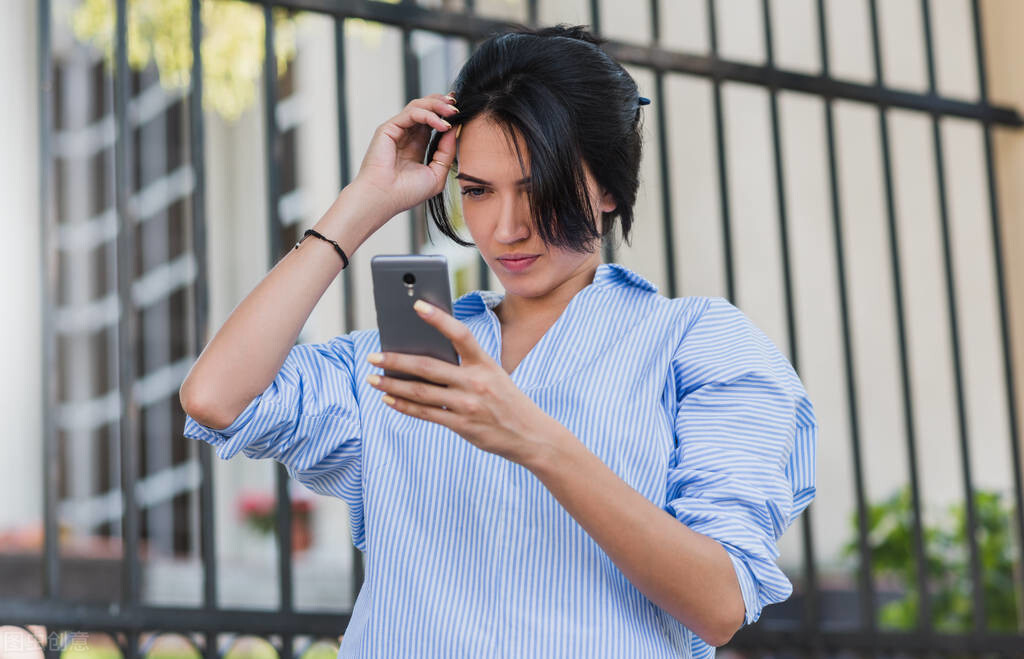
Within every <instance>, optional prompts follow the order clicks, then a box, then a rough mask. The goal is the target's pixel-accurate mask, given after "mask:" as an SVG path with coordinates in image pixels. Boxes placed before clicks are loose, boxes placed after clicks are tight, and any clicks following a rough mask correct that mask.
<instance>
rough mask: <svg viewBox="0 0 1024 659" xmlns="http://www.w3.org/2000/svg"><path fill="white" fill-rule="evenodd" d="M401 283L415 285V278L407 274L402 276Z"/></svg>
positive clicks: (409, 273)
mask: <svg viewBox="0 0 1024 659" xmlns="http://www.w3.org/2000/svg"><path fill="white" fill-rule="evenodd" d="M402 281H404V282H405V283H406V284H408V285H410V286H411V285H413V284H415V283H416V277H415V276H413V274H412V273H411V272H407V273H405V274H404V275H402Z"/></svg>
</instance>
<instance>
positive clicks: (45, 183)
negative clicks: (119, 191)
mask: <svg viewBox="0 0 1024 659" xmlns="http://www.w3.org/2000/svg"><path fill="white" fill-rule="evenodd" d="M38 10H39V12H38V14H37V16H38V21H39V25H38V26H37V28H38V35H39V41H38V43H37V55H36V57H37V65H38V67H39V78H38V79H39V264H40V282H42V286H41V287H40V289H41V290H40V292H41V294H42V300H41V302H42V304H41V305H40V306H41V309H42V316H43V317H42V329H43V341H42V343H43V345H42V349H43V351H42V352H43V354H42V359H43V372H42V373H41V378H40V380H41V381H42V400H43V405H42V419H41V424H42V430H43V465H42V467H43V472H42V474H41V475H42V484H43V529H44V531H43V575H42V576H43V584H42V586H43V598H44V599H47V600H57V599H58V598H59V597H60V560H59V558H58V552H59V549H60V548H59V543H60V538H59V536H58V527H57V498H58V496H59V492H60V490H59V485H60V483H59V482H58V479H59V477H60V470H59V469H57V465H58V464H59V460H60V453H59V451H58V447H57V428H56V423H55V419H54V415H53V414H52V413H51V412H52V410H54V409H56V407H57V404H56V401H57V389H56V377H55V374H56V372H57V360H56V355H57V350H56V345H55V344H56V333H55V328H54V315H53V307H54V291H56V290H57V277H58V272H57V263H56V259H55V258H54V256H53V254H52V253H51V248H52V246H54V245H55V244H56V241H55V240H54V232H55V228H54V226H53V225H54V220H55V218H54V214H53V203H52V198H53V190H52V189H51V186H52V185H53V177H52V172H53V165H52V162H53V161H52V155H51V149H52V142H53V140H52V136H51V133H52V131H53V117H54V112H53V99H54V88H53V85H54V80H53V53H52V51H51V44H50V17H51V12H50V0H41V1H40V3H39V6H38Z"/></svg>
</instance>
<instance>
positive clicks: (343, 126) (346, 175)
mask: <svg viewBox="0 0 1024 659" xmlns="http://www.w3.org/2000/svg"><path fill="white" fill-rule="evenodd" d="M334 44H335V45H334V67H335V84H336V93H337V102H338V156H339V159H340V162H339V163H338V164H339V168H338V171H339V173H340V175H341V176H340V178H341V187H342V188H344V187H345V186H346V185H348V184H349V181H350V180H351V178H352V173H351V165H350V163H349V139H348V90H347V89H346V87H345V85H346V80H347V76H346V74H345V66H346V65H345V19H344V17H342V16H335V17H334ZM341 286H342V295H343V296H344V297H343V300H342V314H343V316H342V327H343V331H344V332H345V333H346V334H347V333H349V332H351V331H352V330H354V329H355V318H356V314H355V303H354V300H353V297H352V296H353V295H355V270H354V269H353V268H351V267H349V268H345V270H344V271H343V272H342V273H341ZM364 574H365V572H364V567H363V552H361V551H359V549H358V548H357V547H356V546H355V545H354V544H353V545H352V602H353V604H354V603H355V601H356V598H357V597H358V596H359V591H360V590H361V589H362V586H363V580H364Z"/></svg>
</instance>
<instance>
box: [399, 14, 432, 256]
mask: <svg viewBox="0 0 1024 659" xmlns="http://www.w3.org/2000/svg"><path fill="white" fill-rule="evenodd" d="M403 2H404V3H406V4H409V0H403ZM402 78H403V85H404V91H403V93H404V94H405V102H406V103H408V102H409V101H411V100H413V99H414V98H419V97H420V67H419V58H418V57H417V56H416V52H415V50H414V49H413V47H412V30H410V29H409V28H407V27H403V28H402ZM424 207H425V206H424V204H423V203H420V204H416V205H415V206H413V207H412V208H410V209H409V245H410V251H411V252H412V253H413V254H419V253H420V246H421V245H422V244H423V242H424V240H425V239H426V236H425V234H424V232H423V230H424V226H423V222H424V219H425V215H424Z"/></svg>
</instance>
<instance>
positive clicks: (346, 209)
mask: <svg viewBox="0 0 1024 659" xmlns="http://www.w3.org/2000/svg"><path fill="white" fill-rule="evenodd" d="M374 212H375V211H374V208H373V206H372V204H370V203H368V201H367V199H366V197H365V196H364V195H363V194H362V191H361V190H360V189H357V188H354V187H352V186H349V187H347V188H345V189H344V190H342V191H341V193H340V194H339V195H338V197H337V199H336V200H335V201H334V203H333V204H332V205H331V207H330V208H329V209H328V210H327V212H326V213H324V215H323V216H322V217H321V218H320V220H319V221H318V222H317V223H316V225H315V226H314V228H315V229H316V230H317V231H319V232H320V233H322V234H323V235H325V236H327V237H328V238H331V239H333V240H336V241H337V242H338V244H339V245H340V246H341V248H342V249H343V250H344V251H345V254H346V255H348V256H349V257H351V256H352V255H353V254H354V253H355V251H356V250H357V249H358V248H359V246H360V245H361V244H362V243H363V241H365V240H366V238H367V237H368V236H369V235H370V234H371V233H372V231H373V229H374V228H375V227H376V226H378V225H379V224H383V222H384V221H386V220H387V218H383V219H381V220H380V221H377V220H376V219H374V218H369V217H367V214H372V213H374ZM342 265H343V263H342V260H341V258H339V256H338V253H337V252H336V251H335V250H334V247H333V246H332V245H330V244H329V243H327V242H325V241H323V240H319V239H316V238H314V237H310V238H308V239H307V240H305V241H303V242H302V244H301V245H300V246H299V249H296V250H290V251H289V252H288V254H287V255H285V256H284V257H283V258H282V259H281V260H280V261H278V263H277V264H276V265H275V266H274V268H273V269H272V270H271V271H270V272H269V273H267V275H266V276H265V277H264V278H263V279H262V280H261V281H260V283H259V284H258V285H257V286H256V288H254V289H253V290H252V292H251V293H249V295H248V296H246V298H245V299H244V300H242V302H241V303H240V304H239V305H238V306H237V307H235V309H234V311H232V312H231V315H230V316H228V319H227V320H226V321H225V322H224V324H223V326H221V328H220V329H219V330H218V331H217V333H216V334H215V335H214V337H213V338H212V339H211V340H210V342H209V344H207V346H206V348H205V349H204V350H203V352H202V354H200V356H199V358H198V359H197V360H196V362H195V364H194V365H193V366H192V369H191V371H190V372H189V374H188V376H187V377H186V378H185V381H184V382H183V383H182V386H181V390H180V392H179V397H180V399H181V404H182V408H183V409H184V410H185V411H186V412H187V413H188V414H189V415H191V416H192V417H193V418H195V419H196V420H197V421H199V422H200V423H202V424H203V425H208V426H210V427H214V428H223V427H226V426H227V425H228V424H230V423H231V421H233V420H234V419H235V418H236V417H237V416H238V415H239V414H240V413H241V411H242V410H243V409H245V406H246V405H248V404H249V402H250V401H251V400H252V399H253V398H255V397H256V396H257V395H258V394H259V393H261V392H262V391H264V390H265V389H266V388H267V386H269V385H270V383H271V382H272V381H273V379H274V376H275V375H276V374H277V372H278V371H279V370H280V369H281V365H282V364H283V363H284V360H285V358H286V357H287V356H288V351H289V350H290V349H291V347H292V346H293V345H294V344H295V340H296V339H297V338H298V335H299V332H300V331H301V330H302V326H303V325H304V324H305V322H306V319H308V318H309V315H310V313H311V312H312V311H313V308H314V307H315V306H316V303H317V302H318V301H319V300H320V298H321V297H322V296H323V294H324V292H325V291H326V290H327V288H328V286H330V284H331V282H332V281H334V279H335V277H337V276H338V273H339V272H340V271H341V268H342Z"/></svg>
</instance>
